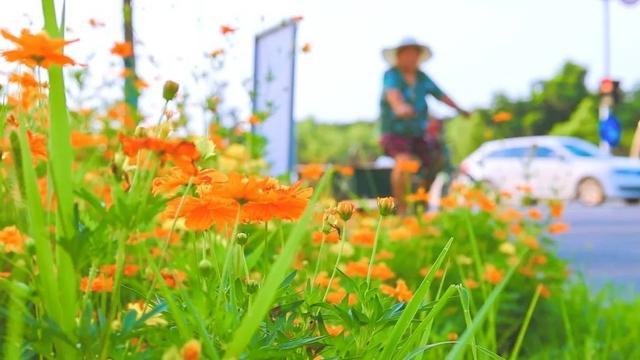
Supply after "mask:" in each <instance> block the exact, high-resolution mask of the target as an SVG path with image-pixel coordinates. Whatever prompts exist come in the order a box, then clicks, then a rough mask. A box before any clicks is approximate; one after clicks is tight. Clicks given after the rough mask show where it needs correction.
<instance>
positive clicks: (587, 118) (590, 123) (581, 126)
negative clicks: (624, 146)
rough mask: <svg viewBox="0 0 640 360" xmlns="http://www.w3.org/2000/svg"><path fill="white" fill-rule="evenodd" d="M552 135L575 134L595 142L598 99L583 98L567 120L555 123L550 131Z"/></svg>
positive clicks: (596, 139) (597, 137) (596, 140)
mask: <svg viewBox="0 0 640 360" xmlns="http://www.w3.org/2000/svg"><path fill="white" fill-rule="evenodd" d="M550 133H551V134H552V135H564V136H575V137H579V138H582V139H585V140H587V141H591V142H593V143H597V142H598V140H599V136H598V101H597V100H596V99H595V98H594V97H586V98H584V99H583V100H582V101H581V102H580V104H579V105H578V108H577V109H576V111H574V112H573V114H571V116H570V117H569V120H568V121H565V122H561V123H557V124H555V125H554V126H553V128H552V129H551V132H550Z"/></svg>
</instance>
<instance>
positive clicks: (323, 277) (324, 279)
mask: <svg viewBox="0 0 640 360" xmlns="http://www.w3.org/2000/svg"><path fill="white" fill-rule="evenodd" d="M313 283H314V284H315V285H318V286H320V287H323V288H325V289H326V288H327V287H329V276H328V274H327V272H326V271H321V272H320V273H318V275H317V276H316V278H315V279H314V280H313ZM331 288H332V289H336V290H339V289H340V278H334V279H333V281H332V282H331Z"/></svg>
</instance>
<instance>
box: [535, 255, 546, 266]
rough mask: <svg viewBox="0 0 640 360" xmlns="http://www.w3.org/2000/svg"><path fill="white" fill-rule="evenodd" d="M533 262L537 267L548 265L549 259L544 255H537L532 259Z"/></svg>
mask: <svg viewBox="0 0 640 360" xmlns="http://www.w3.org/2000/svg"><path fill="white" fill-rule="evenodd" d="M531 262H533V263H534V264H535V265H544V264H546V263H547V257H546V256H544V255H536V256H534V257H533V258H531Z"/></svg>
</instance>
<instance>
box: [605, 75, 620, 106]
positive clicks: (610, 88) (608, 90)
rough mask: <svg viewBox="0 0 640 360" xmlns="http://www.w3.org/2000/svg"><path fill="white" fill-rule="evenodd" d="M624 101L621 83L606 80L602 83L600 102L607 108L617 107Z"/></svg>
mask: <svg viewBox="0 0 640 360" xmlns="http://www.w3.org/2000/svg"><path fill="white" fill-rule="evenodd" d="M620 100H622V91H621V90H620V81H618V80H611V79H609V78H604V79H602V81H600V102H601V104H603V105H606V106H613V105H616V104H618V103H619V102H620Z"/></svg>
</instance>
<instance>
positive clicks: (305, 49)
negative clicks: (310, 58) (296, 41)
mask: <svg viewBox="0 0 640 360" xmlns="http://www.w3.org/2000/svg"><path fill="white" fill-rule="evenodd" d="M302 52H303V53H308V52H311V44H309V43H305V44H304V45H302Z"/></svg>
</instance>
